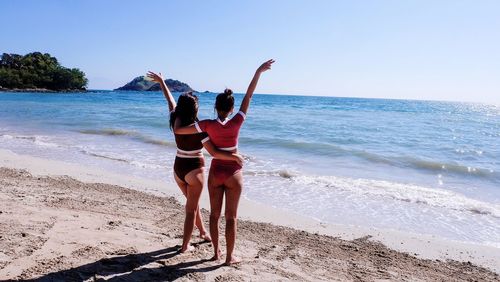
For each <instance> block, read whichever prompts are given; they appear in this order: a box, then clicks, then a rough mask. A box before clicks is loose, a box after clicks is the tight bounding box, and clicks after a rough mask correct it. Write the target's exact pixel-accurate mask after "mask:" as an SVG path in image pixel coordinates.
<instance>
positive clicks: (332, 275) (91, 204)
mask: <svg viewBox="0 0 500 282" xmlns="http://www.w3.org/2000/svg"><path fill="white" fill-rule="evenodd" d="M204 213H205V218H207V217H206V216H207V213H206V211H205V212H204ZM183 218H184V212H183V207H182V205H180V204H179V203H178V201H177V200H176V199H175V198H172V197H159V196H155V195H152V194H148V193H144V192H139V191H136V190H131V189H127V188H123V187H120V186H116V185H109V184H96V183H84V182H80V181H78V180H75V179H73V178H70V177H53V176H51V177H39V176H32V175H31V174H30V173H28V172H27V171H23V170H14V169H8V168H0V280H9V279H14V280H17V279H22V280H29V279H34V280H39V281H54V280H56V281H57V280H60V281H68V280H69V281H95V280H100V279H104V280H114V281H117V280H127V281H141V280H142V281H157V280H160V281H161V280H175V279H179V280H181V281H182V280H195V281H205V280H207V281H248V280H254V281H263V280H300V281H305V280H342V281H345V280H353V281H359V280H362V281H373V280H398V281H401V280H409V281H429V280H439V281H444V280H453V281H462V280H463V281H499V280H500V277H499V276H498V274H496V273H494V272H492V271H490V270H488V269H486V268H482V267H479V266H476V265H474V264H472V263H470V262H458V261H451V260H448V261H442V260H439V261H438V260H428V259H421V258H417V257H415V256H413V255H410V254H407V253H403V252H398V251H395V250H392V249H389V248H387V247H386V246H384V245H383V244H382V243H378V242H373V241H372V240H369V238H368V237H363V238H358V239H355V240H343V239H340V238H336V237H331V236H324V235H318V234H312V233H308V232H305V231H300V230H295V229H292V228H289V227H281V226H276V225H272V224H268V223H256V222H252V221H247V220H241V221H240V224H239V234H238V241H237V247H236V253H237V255H239V256H240V257H241V258H243V263H241V264H240V265H237V266H232V267H224V266H221V264H220V263H217V262H211V261H208V260H207V259H208V258H210V257H211V255H212V249H211V245H210V244H209V243H201V242H200V240H199V239H197V238H195V237H193V242H194V244H195V246H196V249H195V251H193V252H192V253H188V254H178V253H177V250H178V248H179V246H178V244H180V242H181V240H182V239H181V235H182V224H183Z"/></svg>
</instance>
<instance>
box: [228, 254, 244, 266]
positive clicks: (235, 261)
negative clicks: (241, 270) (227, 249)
mask: <svg viewBox="0 0 500 282" xmlns="http://www.w3.org/2000/svg"><path fill="white" fill-rule="evenodd" d="M240 262H241V259H240V258H239V257H235V256H231V257H230V258H229V257H228V258H227V259H226V262H225V263H224V265H227V266H230V265H234V264H238V263H240Z"/></svg>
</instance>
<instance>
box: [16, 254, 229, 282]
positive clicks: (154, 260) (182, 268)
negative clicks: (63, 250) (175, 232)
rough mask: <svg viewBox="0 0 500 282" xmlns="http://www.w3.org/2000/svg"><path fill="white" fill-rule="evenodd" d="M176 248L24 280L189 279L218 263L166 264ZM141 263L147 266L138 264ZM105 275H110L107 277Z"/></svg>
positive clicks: (196, 261) (122, 257)
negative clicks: (186, 277) (207, 264)
mask: <svg viewBox="0 0 500 282" xmlns="http://www.w3.org/2000/svg"><path fill="white" fill-rule="evenodd" d="M178 250H179V247H178V246H175V247H170V248H166V249H162V250H158V251H154V252H149V253H140V254H130V255H125V256H116V257H111V258H103V259H100V260H98V261H96V262H93V263H89V264H85V265H82V266H78V267H74V268H71V269H66V270H61V271H57V272H53V273H49V274H46V275H44V276H42V277H39V278H36V279H30V280H24V281H103V280H104V278H105V277H106V278H105V280H106V281H158V280H160V281H172V280H175V279H177V278H181V277H184V276H188V278H189V277H190V275H193V274H195V273H200V272H207V271H212V270H215V269H218V268H220V267H221V266H222V264H218V265H211V266H207V267H202V268H191V267H193V266H196V265H199V264H202V263H205V262H208V261H209V260H208V259H201V260H195V261H188V262H181V263H178V264H174V265H166V264H165V260H167V259H169V258H172V257H174V256H176V255H179V252H178ZM149 264H151V265H149ZM145 265H148V266H147V267H142V266H145ZM141 267H142V268H141ZM138 268H139V269H138ZM108 276H113V277H110V278H107V277H108Z"/></svg>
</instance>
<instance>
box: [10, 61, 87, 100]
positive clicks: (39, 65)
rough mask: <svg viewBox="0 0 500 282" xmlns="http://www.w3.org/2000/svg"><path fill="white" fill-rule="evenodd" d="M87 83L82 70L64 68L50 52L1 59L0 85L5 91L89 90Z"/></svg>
mask: <svg viewBox="0 0 500 282" xmlns="http://www.w3.org/2000/svg"><path fill="white" fill-rule="evenodd" d="M87 82H88V80H87V78H85V73H83V72H82V71H81V70H79V69H76V68H73V69H70V68H65V67H63V66H61V65H60V64H59V62H58V61H57V59H56V58H54V57H52V56H51V55H50V54H48V53H45V54H42V53H40V52H33V53H29V54H26V55H24V56H22V55H18V54H8V53H3V55H2V57H1V59H0V86H1V87H3V88H7V89H13V88H18V89H27V88H43V89H49V90H55V91H59V90H85V87H86V86H87Z"/></svg>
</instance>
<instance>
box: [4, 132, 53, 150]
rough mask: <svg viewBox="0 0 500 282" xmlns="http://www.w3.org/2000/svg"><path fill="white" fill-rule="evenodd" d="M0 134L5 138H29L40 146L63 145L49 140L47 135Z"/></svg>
mask: <svg viewBox="0 0 500 282" xmlns="http://www.w3.org/2000/svg"><path fill="white" fill-rule="evenodd" d="M0 136H1V137H3V138H5V139H19V140H28V141H31V142H33V143H34V144H36V145H38V146H43V147H53V148H56V147H61V145H60V144H57V143H53V142H49V141H48V140H49V139H50V138H48V137H46V136H40V135H33V136H28V135H10V134H2V135H0Z"/></svg>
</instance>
